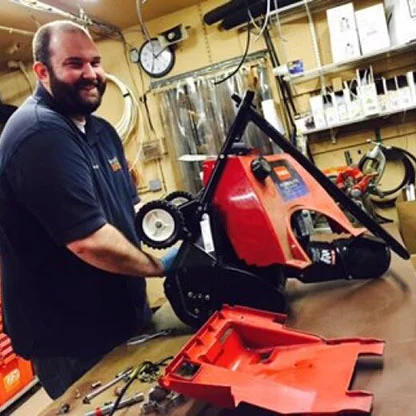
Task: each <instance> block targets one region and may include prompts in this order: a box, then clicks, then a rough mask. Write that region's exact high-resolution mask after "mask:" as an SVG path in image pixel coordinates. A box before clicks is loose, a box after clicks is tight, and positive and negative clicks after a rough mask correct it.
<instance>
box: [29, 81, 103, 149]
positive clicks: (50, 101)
mask: <svg viewBox="0 0 416 416" xmlns="http://www.w3.org/2000/svg"><path fill="white" fill-rule="evenodd" d="M33 98H34V99H35V100H36V101H38V102H41V103H42V104H44V105H46V106H47V107H49V108H51V109H52V110H53V111H56V112H57V113H59V114H61V115H62V116H63V117H65V119H66V120H68V121H69V122H70V123H71V125H72V126H73V128H74V129H75V130H76V131H77V132H79V134H81V135H82V136H83V137H85V138H86V140H87V142H88V143H89V144H90V145H93V144H95V143H96V142H97V140H98V137H99V132H100V125H99V123H97V122H96V120H95V119H94V117H92V116H87V117H86V119H87V123H86V125H85V130H86V134H83V133H82V132H81V131H80V130H79V128H78V127H77V126H76V125H75V123H74V122H73V120H72V119H71V118H70V117H68V115H67V114H65V111H64V110H63V108H62V107H61V106H60V105H59V103H58V102H57V101H56V100H55V99H54V98H53V97H52V95H51V94H49V92H48V90H47V89H46V88H45V87H44V86H43V85H42V83H40V82H38V84H37V86H36V89H35V92H34V93H33Z"/></svg>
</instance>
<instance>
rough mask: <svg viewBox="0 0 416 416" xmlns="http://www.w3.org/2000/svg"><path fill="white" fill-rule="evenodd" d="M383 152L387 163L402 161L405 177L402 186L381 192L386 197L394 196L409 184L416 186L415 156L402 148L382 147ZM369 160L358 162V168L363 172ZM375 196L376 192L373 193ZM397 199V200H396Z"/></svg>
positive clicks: (364, 158)
mask: <svg viewBox="0 0 416 416" xmlns="http://www.w3.org/2000/svg"><path fill="white" fill-rule="evenodd" d="M381 151H382V152H383V154H384V156H385V157H386V161H389V160H390V161H391V160H400V161H401V163H402V164H403V168H404V176H403V179H402V180H401V182H400V184H399V185H397V186H395V187H394V188H392V189H389V190H386V191H380V190H378V191H379V192H380V193H382V194H383V195H384V196H390V195H394V194H395V193H397V192H398V191H400V189H402V188H403V187H404V186H406V185H408V184H415V182H416V170H415V167H414V164H416V158H415V156H413V155H412V154H411V153H410V152H408V151H407V150H405V149H401V148H400V147H394V146H392V147H390V148H387V147H381ZM367 160H368V158H367V156H366V155H365V156H363V157H362V158H361V160H360V161H359V162H358V167H359V168H360V170H361V171H363V170H364V169H365V163H366V161H367ZM372 193H373V194H374V193H375V192H372ZM394 199H395V198H394Z"/></svg>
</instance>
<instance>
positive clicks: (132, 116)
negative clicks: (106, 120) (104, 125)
mask: <svg viewBox="0 0 416 416" xmlns="http://www.w3.org/2000/svg"><path fill="white" fill-rule="evenodd" d="M106 77H107V79H108V80H109V81H111V82H113V83H114V84H115V85H116V87H117V88H118V89H119V90H120V92H121V94H122V95H123V97H124V109H123V114H122V116H121V118H120V120H119V121H118V123H117V124H116V125H115V129H116V131H117V133H118V135H119V136H120V138H121V141H122V142H123V144H126V143H127V142H128V140H129V138H130V137H131V133H132V131H133V130H134V128H135V126H136V124H137V121H138V118H139V111H138V106H139V105H138V103H137V100H136V98H135V96H134V94H133V92H132V91H131V90H130V89H129V88H128V87H127V86H126V85H125V84H124V83H123V82H121V81H120V80H119V79H118V78H117V77H115V76H114V75H111V74H106Z"/></svg>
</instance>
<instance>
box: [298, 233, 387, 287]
mask: <svg viewBox="0 0 416 416" xmlns="http://www.w3.org/2000/svg"><path fill="white" fill-rule="evenodd" d="M306 251H307V253H308V255H309V257H310V258H311V260H312V261H313V264H312V265H311V266H309V267H307V268H305V269H303V270H301V271H299V270H296V271H294V270H293V271H292V273H291V276H292V277H296V278H298V279H299V280H301V281H302V282H304V283H316V282H324V281H329V280H336V279H338V280H342V279H374V278H377V277H380V276H382V275H383V274H384V273H385V272H386V270H387V269H388V268H389V266H390V260H391V253H390V250H389V248H388V247H387V246H386V244H385V243H384V241H382V240H380V239H379V238H376V237H373V236H369V235H362V236H359V237H355V238H339V239H336V240H334V241H332V242H324V241H309V243H308V245H307V247H306ZM293 272H295V273H293Z"/></svg>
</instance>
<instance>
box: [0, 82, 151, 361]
mask: <svg viewBox="0 0 416 416" xmlns="http://www.w3.org/2000/svg"><path fill="white" fill-rule="evenodd" d="M137 202H138V197H137V193H136V189H135V187H134V185H133V183H132V180H131V177H130V174H129V171H128V167H127V163H126V160H125V157H124V152H123V147H122V144H121V142H120V139H119V137H118V135H117V133H116V131H115V130H114V129H113V127H112V126H111V125H110V124H109V123H107V122H106V121H105V120H103V119H101V118H99V117H96V116H90V117H88V119H87V124H86V134H83V133H81V131H80V130H79V129H78V128H77V127H76V126H75V124H74V123H73V122H72V121H71V120H70V119H69V118H67V117H65V116H64V115H63V112H62V111H61V110H60V108H59V103H56V102H55V101H54V100H53V98H52V97H51V96H50V95H49V93H48V92H47V91H46V90H45V89H44V88H43V87H42V86H40V85H39V86H38V88H37V90H36V92H35V94H34V96H33V97H30V98H29V99H28V100H27V101H26V102H25V103H24V104H23V105H22V106H21V107H20V108H19V109H18V110H17V111H16V112H15V113H14V114H13V116H12V117H11V118H10V120H9V121H8V123H7V124H6V127H5V129H4V131H3V133H2V135H1V139H0V250H1V258H2V298H3V314H4V320H5V328H6V332H7V334H8V335H9V336H10V338H11V340H12V344H13V348H14V350H15V351H16V353H18V354H19V355H21V356H23V357H25V358H30V357H31V356H47V355H52V356H91V355H95V354H101V353H105V352H107V351H108V350H109V349H111V348H113V347H114V346H115V345H117V344H119V343H121V342H123V341H125V340H126V339H127V338H128V337H130V336H132V335H133V334H134V333H136V332H137V331H138V330H139V328H140V326H141V325H142V324H143V322H140V318H141V315H143V310H144V309H146V306H147V304H146V295H145V292H146V288H145V279H143V278H140V277H129V276H122V275H118V274H113V273H107V272H105V271H102V270H100V269H97V268H95V267H93V266H90V265H88V264H87V263H85V262H83V261H82V260H80V259H79V258H78V257H77V256H75V255H74V254H73V253H72V252H71V251H69V250H68V249H67V248H66V244H67V243H69V242H72V241H75V240H77V239H81V238H84V237H87V236H88V235H90V234H91V233H93V232H94V231H96V230H98V229H99V228H101V227H102V226H103V225H104V224H106V223H109V224H112V225H114V226H115V227H116V228H117V229H119V230H120V231H121V232H122V233H123V234H124V236H125V237H126V238H127V239H128V240H130V241H131V242H132V243H133V244H135V245H136V246H138V245H139V241H138V238H137V236H136V233H135V230H134V204H135V203H137Z"/></svg>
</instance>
